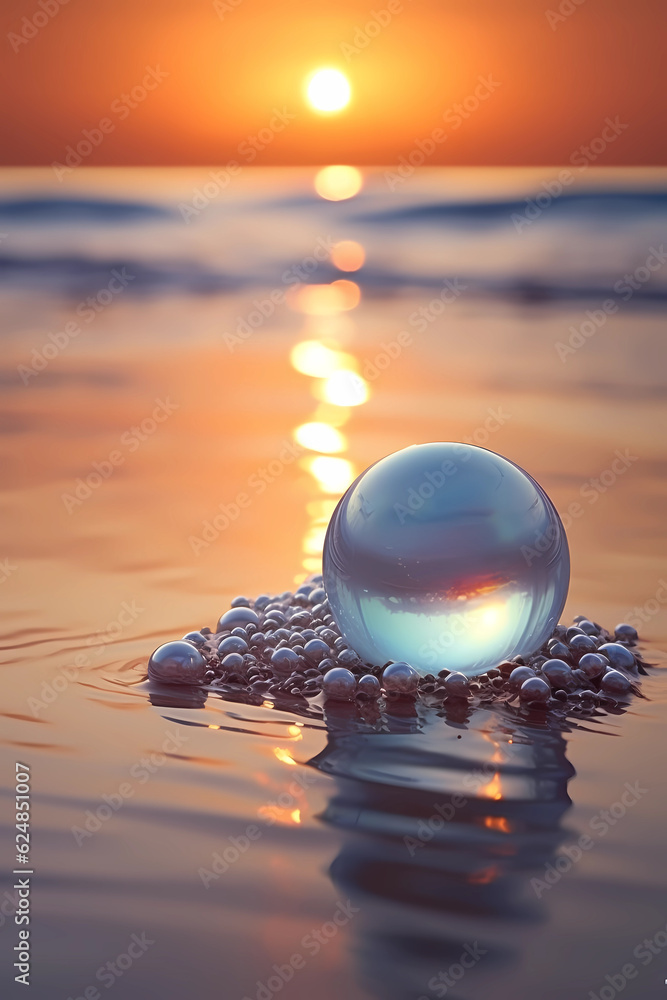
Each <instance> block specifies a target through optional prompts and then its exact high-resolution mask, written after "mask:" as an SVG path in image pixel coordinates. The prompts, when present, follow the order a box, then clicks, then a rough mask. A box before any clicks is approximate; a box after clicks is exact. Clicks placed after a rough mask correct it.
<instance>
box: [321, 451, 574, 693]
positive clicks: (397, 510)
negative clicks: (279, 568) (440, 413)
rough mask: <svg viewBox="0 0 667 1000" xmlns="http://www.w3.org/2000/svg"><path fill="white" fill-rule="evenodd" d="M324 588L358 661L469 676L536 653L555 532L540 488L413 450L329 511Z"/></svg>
mask: <svg viewBox="0 0 667 1000" xmlns="http://www.w3.org/2000/svg"><path fill="white" fill-rule="evenodd" d="M323 573H324V586H325V589H326V593H327V597H328V599H329V604H330V607H331V612H332V614H333V616H334V618H335V620H336V623H337V625H338V627H339V629H340V631H341V633H342V635H343V636H344V637H345V639H346V641H347V642H348V644H349V645H350V646H351V647H352V648H353V649H355V650H356V651H357V653H359V655H360V656H361V657H362V658H363V659H364V660H365V661H366V662H368V663H374V664H381V663H385V662H386V661H387V660H405V661H407V662H408V663H410V664H411V665H412V666H413V667H414V668H415V669H416V670H418V671H419V672H420V673H421V674H426V673H432V672H436V671H438V670H440V669H443V668H446V669H448V670H456V671H460V672H461V673H464V674H466V675H467V676H469V677H471V676H474V675H476V674H481V673H483V672H484V671H485V670H487V669H488V668H489V667H492V666H495V665H496V664H497V663H499V662H500V661H501V660H505V659H510V658H511V657H512V656H515V655H517V654H529V653H532V652H534V651H535V650H537V649H539V648H540V646H541V645H542V644H543V643H544V641H545V640H546V639H547V638H548V636H549V635H551V633H552V631H553V628H554V625H555V624H556V623H557V622H558V618H559V616H560V613H561V611H562V610H563V606H564V604H565V598H566V596H567V589H568V583H569V577H570V559H569V552H568V546H567V539H566V536H565V530H564V528H563V525H562V524H561V521H560V518H559V517H558V514H557V513H556V510H555V508H554V506H553V504H552V503H551V501H550V500H549V498H548V496H547V495H546V493H545V492H544V490H543V489H542V488H541V486H539V485H538V484H537V483H536V482H535V480H534V479H532V478H531V477H530V476H529V475H528V474H527V473H526V472H524V471H523V469H520V468H519V467H518V466H517V465H515V464H514V463H513V462H510V461H508V460H507V459H505V458H502V457H501V456H500V455H496V454H495V453H494V452H491V451H487V450H486V449H485V448H478V447H475V446H473V445H470V446H469V445H464V444H455V443H451V442H438V443H433V444H421V445H413V446H412V447H410V448H405V449H404V450H403V451H399V452H396V453H395V454H393V455H389V456H388V457H387V458H383V459H381V460H380V461H379V462H376V463H375V464H374V465H372V466H371V467H370V468H369V469H367V470H366V471H365V472H364V473H362V475H361V476H359V478H358V479H357V480H356V481H355V482H354V483H353V484H352V485H351V486H350V488H349V489H348V490H347V492H346V493H345V495H344V496H343V498H342V499H341V501H340V502H339V504H338V506H337V508H336V510H335V511H334V514H333V517H332V518H331V522H330V524H329V527H328V530H327V535H326V539H325V543H324V569H323Z"/></svg>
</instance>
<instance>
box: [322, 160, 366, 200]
mask: <svg viewBox="0 0 667 1000" xmlns="http://www.w3.org/2000/svg"><path fill="white" fill-rule="evenodd" d="M362 184H363V177H362V174H361V171H360V170H357V168H356V167H348V166H344V165H342V164H333V165H332V166H330V167H322V169H321V170H318V172H317V174H316V175H315V190H316V191H317V193H318V194H319V196H320V198H326V200H327V201H343V200H344V199H345V198H354V196H355V194H359V192H360V191H361V185H362Z"/></svg>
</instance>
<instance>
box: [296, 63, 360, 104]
mask: <svg viewBox="0 0 667 1000" xmlns="http://www.w3.org/2000/svg"><path fill="white" fill-rule="evenodd" d="M350 93H351V91H350V84H349V82H348V79H347V77H346V76H345V74H344V73H341V71H340V70H338V69H318V70H317V71H316V72H315V73H313V74H312V76H310V77H309V79H308V82H307V85H306V96H307V98H308V103H309V104H310V105H311V107H313V108H314V109H315V111H323V112H332V111H341V110H342V109H343V108H344V107H345V106H346V105H347V104H349V101H350Z"/></svg>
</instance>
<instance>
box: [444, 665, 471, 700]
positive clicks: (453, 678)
mask: <svg viewBox="0 0 667 1000" xmlns="http://www.w3.org/2000/svg"><path fill="white" fill-rule="evenodd" d="M445 691H446V692H447V694H448V695H453V696H454V697H456V698H467V697H468V695H469V694H470V682H469V680H468V678H467V677H466V675H465V674H462V673H459V671H458V670H456V671H454V673H451V674H448V676H447V677H445Z"/></svg>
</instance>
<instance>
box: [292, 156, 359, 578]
mask: <svg viewBox="0 0 667 1000" xmlns="http://www.w3.org/2000/svg"><path fill="white" fill-rule="evenodd" d="M362 180H363V178H362V175H361V172H360V171H359V170H357V169H356V168H355V167H342V166H331V167H325V168H323V169H322V170H320V171H319V172H318V173H317V176H316V178H315V188H316V190H317V192H318V194H320V196H321V197H323V198H326V199H329V200H339V199H342V198H350V197H353V196H354V195H355V194H357V193H358V191H359V190H360V189H361V184H362ZM365 258H366V254H365V250H364V248H363V247H362V246H361V244H360V243H358V242H357V241H356V240H339V241H338V242H337V243H336V244H335V246H334V248H333V250H332V253H331V263H332V264H333V266H334V267H336V268H337V269H338V270H339V271H343V272H350V271H356V270H358V269H359V268H360V267H362V265H363V263H364V261H365ZM360 301H361V290H360V288H359V285H357V284H356V282H354V281H350V280H349V279H347V278H339V279H337V280H335V281H332V282H331V283H330V284H317V285H315V284H312V285H302V286H301V287H300V288H298V289H296V290H295V291H294V293H293V294H292V295H291V297H290V301H289V304H290V306H291V308H292V309H294V310H295V311H297V312H300V313H302V314H303V316H304V328H303V333H302V336H303V339H302V340H299V342H298V343H296V344H295V345H294V346H293V348H292V350H291V352H290V363H291V365H292V367H293V368H294V369H295V370H296V371H297V372H299V373H300V374H301V375H305V376H307V377H308V378H310V379H311V380H312V382H311V392H312V394H313V396H314V398H315V400H317V405H316V407H315V409H314V412H313V413H311V414H308V415H307V417H306V419H305V420H304V421H303V423H301V424H299V425H298V426H297V427H295V428H294V431H293V434H294V439H295V441H296V442H297V444H299V445H301V447H302V448H304V449H306V450H307V451H308V452H310V454H307V455H304V456H303V457H302V458H301V459H300V462H299V464H300V466H301V468H302V469H304V470H305V471H306V472H307V473H308V475H309V476H310V481H311V487H312V491H313V492H312V499H311V500H310V501H309V503H308V504H307V514H308V519H309V520H308V525H307V528H306V531H305V532H304V536H303V542H302V572H301V573H299V574H298V575H297V576H296V577H295V582H301V581H302V580H303V579H305V577H306V576H307V575H309V574H311V573H319V572H321V567H322V550H323V547H324V537H325V534H326V529H327V525H328V523H329V519H330V518H331V515H332V513H333V511H334V509H335V506H336V503H337V502H338V498H339V497H340V496H341V495H342V494H343V493H344V492H345V490H346V489H347V487H348V486H349V485H350V483H352V482H353V480H354V479H355V477H356V475H357V469H356V467H355V465H354V463H353V462H352V461H351V460H350V458H349V457H347V455H346V452H347V450H348V435H347V434H345V433H344V432H343V430H342V429H341V428H343V427H344V426H345V425H346V424H347V423H348V422H349V420H350V419H351V416H352V413H353V412H354V407H358V406H362V405H363V404H364V403H366V402H367V401H368V399H369V397H370V389H369V385H368V383H367V382H366V380H365V379H364V378H363V377H362V376H361V375H360V374H359V362H358V360H357V358H356V357H355V356H354V354H352V353H350V352H349V351H348V350H347V349H346V347H347V344H348V342H349V341H350V340H351V339H352V338H351V334H352V333H353V332H354V329H353V327H352V326H351V320H350V318H349V314H350V313H351V312H352V311H353V310H354V309H356V308H357V306H358V305H359V302H360Z"/></svg>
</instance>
